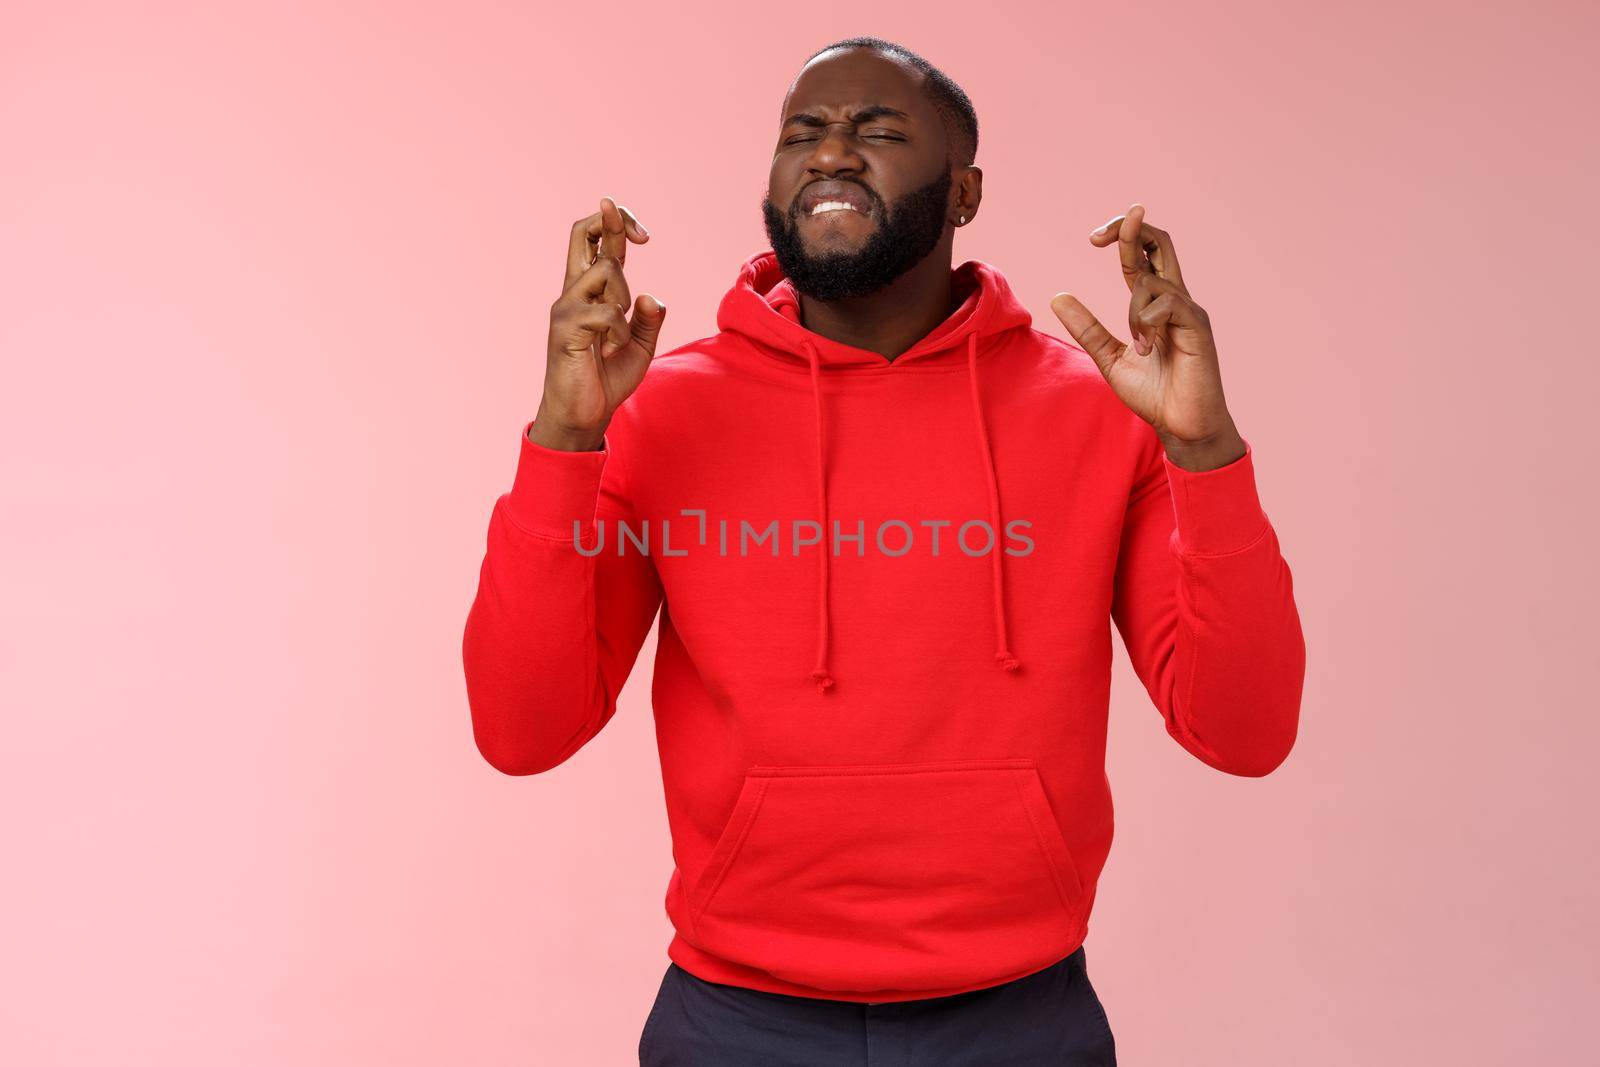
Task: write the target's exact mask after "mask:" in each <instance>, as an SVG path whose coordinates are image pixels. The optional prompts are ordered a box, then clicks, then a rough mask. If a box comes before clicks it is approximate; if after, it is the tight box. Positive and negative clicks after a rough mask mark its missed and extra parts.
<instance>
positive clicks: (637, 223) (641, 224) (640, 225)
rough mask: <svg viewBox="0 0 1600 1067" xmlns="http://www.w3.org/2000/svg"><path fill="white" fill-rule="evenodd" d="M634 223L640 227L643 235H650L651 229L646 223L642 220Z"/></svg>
mask: <svg viewBox="0 0 1600 1067" xmlns="http://www.w3.org/2000/svg"><path fill="white" fill-rule="evenodd" d="M634 225H635V226H637V227H639V233H640V234H642V235H643V236H645V237H649V236H650V231H649V229H648V228H646V226H645V224H644V223H642V222H636V223H634Z"/></svg>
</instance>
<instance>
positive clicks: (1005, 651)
mask: <svg viewBox="0 0 1600 1067" xmlns="http://www.w3.org/2000/svg"><path fill="white" fill-rule="evenodd" d="M967 379H968V381H969V382H970V383H971V385H972V419H973V423H974V424H975V425H976V427H977V431H978V447H979V448H980V449H981V450H982V451H983V472H984V474H986V475H988V478H989V518H990V520H991V521H992V522H993V523H994V543H993V544H992V545H991V546H990V552H989V558H990V560H991V561H992V563H993V564H994V566H993V572H994V631H995V641H996V644H995V651H994V658H995V662H996V663H998V664H1000V666H1001V668H1002V669H1003V670H1008V671H1014V670H1016V669H1017V668H1018V667H1020V666H1022V663H1021V662H1020V661H1019V660H1018V659H1017V657H1016V656H1013V655H1012V654H1011V647H1010V645H1009V643H1008V642H1007V640H1006V583H1005V574H1004V572H1003V571H1002V567H1003V566H1004V562H1003V557H1004V556H1005V552H1004V550H1002V549H1001V547H1000V536H1001V533H1002V531H1001V529H1000V479H999V478H998V477H997V476H996V475H995V471H994V452H993V450H992V449H991V448H990V447H989V430H988V428H987V427H986V426H985V425H984V422H983V401H982V399H981V398H980V397H979V395H978V335H977V334H976V333H970V334H968V335H967Z"/></svg>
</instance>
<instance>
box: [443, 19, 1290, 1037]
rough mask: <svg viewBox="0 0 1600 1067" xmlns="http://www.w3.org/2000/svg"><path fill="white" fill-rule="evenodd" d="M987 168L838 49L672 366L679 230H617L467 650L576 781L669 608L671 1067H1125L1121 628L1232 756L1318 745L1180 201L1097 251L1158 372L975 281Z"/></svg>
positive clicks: (946, 91) (512, 496)
mask: <svg viewBox="0 0 1600 1067" xmlns="http://www.w3.org/2000/svg"><path fill="white" fill-rule="evenodd" d="M976 149H977V122H976V119H975V117H974V116H973V113H972V108H971V104H970V102H969V101H968V100H967V97H966V94H965V93H963V92H962V91H961V90H960V88H959V87H957V86H956V85H955V84H954V83H953V82H951V81H950V80H949V79H948V78H947V77H945V76H944V75H943V74H942V73H940V72H939V71H938V70H936V69H934V68H933V67H931V66H930V65H928V64H927V63H926V61H924V60H923V59H921V58H920V57H918V56H916V55H915V54H914V53H911V52H909V51H908V50H906V49H904V48H902V47H900V46H898V45H894V44H891V43H889V42H884V41H881V40H878V39H876V38H852V39H851V40H849V41H845V42H840V43H838V44H835V45H830V46H828V47H827V48H825V49H823V50H821V51H820V52H818V53H816V54H815V55H814V56H813V57H812V58H811V60H810V61H808V62H807V64H806V65H805V67H804V68H803V69H802V70H801V72H800V74H799V76H798V77H797V79H796V80H795V82H794V84H793V85H792V87H791V88H790V90H789V93H788V95H787V97H786V99H785V101H784V105H783V109H782V111H781V126H780V129H779V134H778V140H777V145H776V149H775V152H774V155H773V162H772V172H771V177H770V181H769V185H768V191H767V198H766V200H765V201H764V203H763V205H762V207H763V211H764V214H765V218H766V226H767V233H768V236H769V237H770V239H771V243H772V249H773V250H772V251H771V252H768V253H764V254H761V255H757V256H755V257H754V258H752V259H751V260H750V261H749V262H747V263H746V264H745V266H744V268H743V270H742V271H741V272H740V273H739V276H738V279H737V281H736V283H735V284H734V286H733V288H732V289H731V290H729V291H728V293H727V294H726V296H724V297H723V299H722V303H721V306H720V309H719V313H718V327H719V332H718V333H717V334H716V335H715V336H712V337H708V338H703V339H700V340H697V341H693V342H690V343H689V344H686V345H683V346H681V347H679V348H677V349H675V350H673V351H671V352H667V353H665V354H663V355H659V356H658V355H655V350H656V347H657V341H658V339H659V337H660V335H661V330H662V325H663V322H664V319H665V313H666V309H665V307H664V306H663V305H662V303H661V302H660V301H659V300H656V299H655V298H654V297H652V296H649V295H643V294H641V295H640V296H639V297H638V299H637V300H634V299H632V297H631V295H630V292H629V289H628V286H627V283H626V281H625V279H624V275H623V265H624V260H625V253H626V247H627V245H628V243H629V242H632V243H635V244H642V243H644V242H645V241H647V240H648V239H649V235H648V232H647V231H646V229H645V227H644V226H643V225H642V224H641V223H640V222H639V221H638V219H636V218H634V217H633V216H632V214H631V213H629V212H627V211H626V210H624V209H623V208H621V207H619V206H618V205H617V204H616V203H615V202H614V201H612V200H611V199H610V198H605V199H602V200H601V202H600V210H599V211H598V212H597V213H595V214H593V215H591V216H589V217H588V218H585V219H582V220H580V221H579V222H578V223H577V224H576V225H575V226H574V228H573V231H572V242H571V248H570V249H569V252H568V258H567V273H566V283H565V287H564V291H563V292H562V294H561V296H560V298H559V299H558V300H556V302H555V304H554V305H553V306H552V308H551V319H550V344H549V353H548V363H547V367H546V376H545V384H544V395H543V399H542V401H541V403H540V405H539V408H538V410H537V412H536V414H535V417H534V418H533V420H532V421H531V422H530V423H528V424H527V425H526V426H524V428H523V430H524V433H523V436H522V439H521V443H520V445H519V448H520V454H519V461H518V465H517V470H516V475H515V478H514V480H513V483H512V486H511V489H510V491H509V492H508V493H506V494H505V495H503V496H501V497H500V498H499V500H498V502H497V505H496V507H495V509H494V511H493V514H492V517H491V519H490V523H489V532H488V547H487V552H486V554H485V557H484V560H483V566H482V570H481V574H480V581H479V587H478V592H477V598H476V600H475V602H474V604H473V606H472V610H471V613H470V616H469V618H468V620H467V626H466V633H465V638H464V649H463V653H464V659H465V667H466V678H467V686H468V695H469V699H470V704H471V710H472V721H473V728H474V734H475V738H476V742H477V745H478V747H479V749H480V751H481V752H482V753H483V755H484V757H485V758H486V759H487V760H488V761H489V762H490V763H491V764H492V765H494V766H495V767H497V768H498V769H500V770H501V771H504V772H505V773H507V774H516V775H521V774H536V773H539V772H541V771H546V770H549V769H551V768H553V767H555V766H557V765H559V764H560V763H562V762H563V761H565V760H566V759H568V758H570V757H571V756H572V755H573V754H574V753H575V752H577V751H578V749H579V748H581V747H582V746H583V745H584V744H585V743H586V742H588V741H589V740H590V739H591V738H593V737H594V736H595V735H596V734H597V733H598V732H599V731H600V730H601V729H602V728H603V727H604V726H605V724H606V723H607V722H608V721H609V720H610V718H611V716H612V714H613V713H614V711H615V709H616V699H617V694H618V691H619V690H620V689H621V688H622V685H623V683H624V681H625V680H626V678H627V677H628V675H629V673H630V670H631V668H632V666H633V664H634V661H635V658H636V657H637V654H638V651H639V649H640V647H641V645H642V643H643V640H644V637H645V634H646V632H647V630H648V629H649V626H650V624H651V621H652V620H653V618H654V617H655V614H656V612H657V610H658V608H659V609H660V611H661V627H660V633H659V640H658V648H657V653H656V664H655V688H654V707H655V721H656V736H657V741H658V744H659V747H660V754H661V768H662V774H663V781H664V786H665V796H666V803H667V812H668V817H669V823H670V826H671V831H672V845H673V856H674V858H675V860H676V870H675V871H674V873H673V875H672V878H671V880H670V883H669V884H668V886H667V892H666V900H665V904H666V910H667V913H668V915H669V916H670V918H671V920H672V922H673V925H674V928H675V931H676V933H675V936H674V937H673V939H672V941H671V943H670V945H669V946H668V949H667V951H668V955H669V957H670V959H671V963H670V964H669V966H668V969H667V973H666V975H665V977H664V979H663V982H662V986H661V989H660V992H659V994H658V996H657V1000H656V1002H655V1005H654V1007H653V1008H652V1011H651V1013H650V1018H649V1020H648V1021H647V1023H646V1025H645V1028H644V1032H643V1033H642V1035H641V1045H640V1052H641V1062H644V1063H654V1064H667V1063H672V1064H680V1063H682V1064H695V1065H697V1067H703V1065H716V1064H741V1065H745V1064H779V1063H781V1064H829V1065H835V1067H836V1065H849V1064H866V1063H868V1062H869V1059H870V1062H871V1063H872V1064H902V1063H904V1064H910V1063H916V1064H941V1065H942V1064H951V1065H955V1064H986V1065H987V1064H998V1063H1051V1064H1061V1063H1074V1064H1077V1063H1084V1064H1087V1063H1114V1062H1115V1053H1114V1041H1113V1039H1112V1035H1111V1032H1110V1028H1109V1026H1108V1024H1107V1022H1106V1016H1105V1013H1104V1011H1103V1010H1102V1006H1101V1005H1100V1003H1099V1000H1098V998H1097V997H1096V996H1095V994H1094V991H1093V988H1092V987H1091V986H1090V985H1089V982H1088V977H1087V973H1086V970H1085V966H1084V950H1083V943H1084V939H1085V936H1086V934H1087V930H1088V916H1089V913H1090V910H1091V908H1092V905H1093V902H1094V897H1095V891H1096V884H1097V881H1098V878H1099V875H1100V872H1101V869H1102V867H1103V865H1104V863H1105V860H1106V856H1107V853H1108V851H1109V848H1110V844H1111V837H1112V806H1111V796H1110V792H1109V786H1108V782H1107V780H1106V776H1105V772H1104V760H1105V737H1106V718H1107V704H1108V699H1109V685H1110V668H1111V636H1110V626H1109V624H1108V621H1109V622H1114V623H1115V624H1116V626H1117V628H1118V630H1119V632H1120V633H1121V635H1122V638H1123V641H1124V644H1125V645H1126V647H1127V650H1128V653H1129V656H1130V658H1131V660H1132V664H1133V667H1134V669H1135V671H1136V672H1137V673H1138V676H1139V678H1140V679H1141V680H1142V681H1143V683H1144V685H1145V686H1146V688H1147V689H1148V691H1149V693H1150V696H1151V697H1152V699H1153V700H1154V702H1155V704H1156V706H1157V707H1158V708H1159V709H1160V711H1161V713H1162V715H1163V716H1164V718H1165V720H1166V726H1167V730H1168V732H1169V733H1170V734H1171V735H1172V737H1173V738H1174V739H1176V741H1177V742H1178V743H1179V744H1181V745H1182V746H1183V747H1184V748H1185V749H1187V750H1188V751H1189V752H1191V753H1193V754H1194V755H1195V756H1196V757H1198V758H1199V759H1201V760H1203V761H1204V762H1205V763H1207V764H1209V765H1211V766H1213V767H1216V768H1218V769H1219V770H1222V771H1225V772H1228V773H1232V774H1237V775H1264V774H1267V773H1268V772H1270V771H1272V770H1273V769H1274V768H1275V767H1277V766H1278V765H1279V764H1280V763H1281V762H1282V761H1283V760H1284V759H1285V757H1286V756H1287V755H1288V752H1289V750H1290V748H1291V747H1292V746H1293V744H1294V740H1295V734H1296V729H1297V723H1298V716H1299V701H1300V690H1301V683H1302V678H1303V674H1304V663H1305V660H1304V656H1305V651H1304V644H1303V639H1302V636H1301V631H1300V624H1299V617H1298V614H1297V611H1296V607H1295V603H1294V598H1293V594H1292V590H1291V581H1290V574H1289V569H1288V567H1287V566H1286V565H1285V563H1284V560H1283V558H1282V556H1281V554H1280V552H1279V548H1278V542H1277V538H1276V535H1275V533H1274V531H1273V528H1272V526H1271V524H1270V523H1269V522H1268V520H1267V517H1266V515H1265V514H1264V513H1263V512H1262V510H1261V506H1260V503H1259V501H1258V498H1257V495H1256V488H1255V480H1254V472H1253V467H1252V458H1251V450H1250V448H1249V446H1248V445H1247V444H1246V443H1245V440H1244V439H1243V438H1242V437H1241V435H1240V432H1239V430H1238V429H1237V427H1236V426H1235V425H1234V422H1233V419H1232V417H1231V416H1230V414H1229V412H1228V408H1227V405H1226V403H1225V402H1224V398H1223V391H1222V383H1221V378H1220V373H1219V370H1218V360H1217V353H1216V349H1215V346H1214V343H1213V340H1212V333H1211V327H1210V323H1209V321H1208V318H1207V316H1206V313H1205V312H1204V311H1203V310H1202V309H1201V308H1200V307H1199V306H1198V305H1197V304H1196V303H1195V302H1194V301H1193V300H1192V299H1191V298H1190V296H1189V294H1188V290H1187V289H1186V287H1185V285H1184V281H1183V275H1182V272H1181V270H1180V268H1179V265H1178V259H1177V255H1176V253H1175V251H1174V246H1173V242H1172V239H1171V238H1170V237H1169V236H1168V235H1167V234H1166V233H1164V232H1163V231H1161V230H1159V229H1157V228H1155V227H1154V226H1151V225H1150V224H1149V223H1147V222H1145V220H1144V210H1143V208H1142V207H1140V206H1139V205H1134V207H1132V208H1131V209H1130V210H1129V211H1128V212H1127V213H1126V214H1123V215H1119V216H1117V217H1116V218H1113V219H1112V220H1111V221H1110V222H1108V223H1106V224H1105V225H1104V226H1102V227H1100V228H1099V229H1098V230H1096V231H1094V233H1092V234H1091V235H1090V237H1089V240H1090V241H1091V242H1092V243H1093V244H1094V245H1096V246H1098V247H1102V248H1115V249H1116V250H1117V254H1118V256H1119V257H1120V262H1121V268H1122V272H1123V277H1124V279H1125V280H1126V281H1127V284H1128V287H1129V290H1130V292H1131V293H1132V299H1131V302H1130V306H1129V310H1128V327H1129V330H1130V333H1131V334H1132V338H1131V344H1130V343H1127V342H1123V341H1121V340H1118V339H1117V338H1115V337H1114V336H1113V335H1112V333H1111V332H1110V331H1109V330H1107V329H1106V328H1105V327H1104V326H1102V325H1101V324H1100V323H1099V322H1098V321H1096V319H1095V317H1094V316H1093V315H1091V314H1090V312H1089V311H1088V310H1087V309H1086V308H1085V307H1084V306H1083V305H1082V304H1081V303H1079V302H1078V301H1077V300H1076V299H1074V298H1073V297H1072V296H1071V295H1069V294H1066V293H1063V294H1060V295H1058V296H1057V297H1056V298H1055V300H1054V301H1053V303H1052V307H1053V309H1054V311H1055V312H1056V314H1057V315H1058V316H1059V317H1060V319H1061V321H1062V323H1063V325H1064V326H1065V327H1066V329H1067V331H1068V332H1069V333H1070V334H1071V336H1072V337H1073V338H1074V339H1075V340H1076V342H1077V345H1076V346H1074V345H1072V344H1068V343H1066V342H1064V341H1061V340H1058V339H1056V338H1054V337H1052V336H1050V335H1047V334H1045V333H1042V332H1039V331H1036V330H1034V329H1033V328H1032V327H1031V323H1030V318H1029V316H1028V313H1027V311H1026V310H1025V309H1024V308H1023V306H1022V304H1021V303H1020V301H1019V300H1018V299H1017V297H1016V296H1015V295H1014V294H1013V292H1012V290H1011V289H1010V287H1009V286H1008V284H1007V283H1006V281H1005V279H1004V277H1003V276H1002V275H1001V274H1000V272H999V271H998V270H996V269H995V268H994V267H992V266H990V265H988V264H985V263H981V262H977V261H967V262H965V263H963V264H961V265H960V266H959V267H952V263H953V251H952V250H953V243H954V236H955V231H956V230H957V229H959V228H961V227H962V226H965V225H968V224H970V223H971V222H972V221H973V220H974V219H975V218H976V217H977V213H978V209H979V205H980V203H981V200H982V193H983V181H982V179H983V175H982V171H981V170H980V169H979V168H978V167H977V166H975V165H974V159H975V154H976ZM630 305H631V315H630V314H628V312H629V309H630Z"/></svg>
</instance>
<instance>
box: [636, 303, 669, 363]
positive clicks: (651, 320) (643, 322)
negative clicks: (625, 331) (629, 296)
mask: <svg viewBox="0 0 1600 1067" xmlns="http://www.w3.org/2000/svg"><path fill="white" fill-rule="evenodd" d="M666 319H667V305H665V304H663V303H662V302H661V301H659V300H657V299H656V298H655V297H653V296H651V295H650V294H649V293H640V294H639V296H638V299H636V300H634V302H633V318H632V319H631V320H630V321H629V323H628V325H629V326H630V327H631V328H632V330H633V339H634V340H635V341H637V342H638V343H639V347H640V348H642V349H644V350H645V352H647V353H648V354H650V355H652V356H653V355H655V354H656V341H658V340H659V339H660V337H661V327H662V325H663V324H664V323H665V322H666Z"/></svg>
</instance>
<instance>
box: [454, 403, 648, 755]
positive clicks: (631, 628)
mask: <svg viewBox="0 0 1600 1067" xmlns="http://www.w3.org/2000/svg"><path fill="white" fill-rule="evenodd" d="M531 425H532V423H531V422H529V423H527V424H525V425H524V426H523V428H522V444H521V451H520V453H519V457H518V461H517V470H516V476H515V478H514V479H513V481H512V485H511V491H510V492H508V493H505V494H502V495H501V496H500V498H499V499H498V500H497V501H496V502H495V506H494V510H493V511H492V513H491V514H490V517H489V534H488V546H487V549H486V551H485V553H484V557H483V564H482V567H481V568H480V570H479V575H478V590H477V595H476V597H475V598H474V600H473V602H472V607H471V609H470V611H469V612H468V614H467V622H466V630H465V633H464V634H463V637H462V649H461V651H462V661H463V664H464V667H465V670H466V681H467V702H468V704H469V705H470V707H471V710H472V730H473V737H474V739H475V740H476V742H477V746H478V751H479V752H480V753H482V755H483V757H484V758H485V759H486V760H488V761H489V763H490V764H491V765H493V766H494V767H495V768H496V769H497V770H500V771H502V772H504V773H506V774H512V775H527V774H537V773H539V772H541V771H547V770H549V769H551V768H552V767H555V766H558V765H559V764H561V763H563V762H564V761H566V760H567V759H568V758H569V757H571V756H572V754H573V753H575V752H577V751H578V749H580V748H582V747H583V746H584V745H585V744H586V743H587V742H588V741H589V740H590V739H591V738H593V737H594V736H595V735H596V734H598V733H599V732H600V730H601V729H602V728H603V727H604V726H605V724H606V723H607V722H609V721H610V719H611V716H612V715H613V714H615V712H616V709H617V694H618V693H619V692H620V691H621V689H622V684H623V682H625V681H626V680H627V678H628V675H629V673H630V672H631V671H632V669H633V665H634V661H635V660H636V659H637V657H638V655H639V649H640V647H641V646H642V645H643V643H644V638H645V635H646V634H647V633H648V632H649V629H650V623H651V621H652V620H653V619H654V618H655V614H656V610H657V609H658V608H659V606H660V604H661V585H660V581H659V579H658V577H657V575H656V570H655V565H654V563H652V562H651V559H650V557H649V556H648V555H646V554H645V553H643V552H626V553H618V552H616V551H615V549H614V548H613V549H612V550H611V551H609V552H607V551H600V552H594V551H593V548H594V546H595V545H596V538H597V537H598V536H599V531H598V529H597V525H598V524H597V522H596V519H597V518H602V519H606V520H608V521H607V522H606V525H608V526H613V524H614V523H615V522H617V521H619V520H621V521H626V520H627V519H628V518H629V516H630V507H629V502H628V497H627V494H626V491H625V488H624V485H623V481H624V479H623V477H622V464H621V462H620V460H621V457H620V456H619V455H616V454H615V452H614V449H613V447H612V446H613V443H614V442H613V440H612V436H611V435H610V434H607V436H606V440H605V442H604V444H603V446H602V448H601V449H600V450H599V451H595V452H563V451H559V450H556V449H549V448H544V447H543V446H541V445H536V444H534V443H533V442H532V441H530V440H528V427H529V426H531ZM574 524H576V536H577V537H578V538H579V541H578V542H577V543H575V541H574V537H575V531H574ZM633 528H634V529H637V528H638V527H637V524H635V525H634V527H633ZM606 533H608V534H609V535H610V537H609V539H608V541H609V544H611V545H614V544H615V538H616V531H615V528H613V529H612V530H609V531H606ZM579 543H581V544H582V545H583V546H584V547H585V551H584V552H580V551H579V550H578V544H579Z"/></svg>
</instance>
